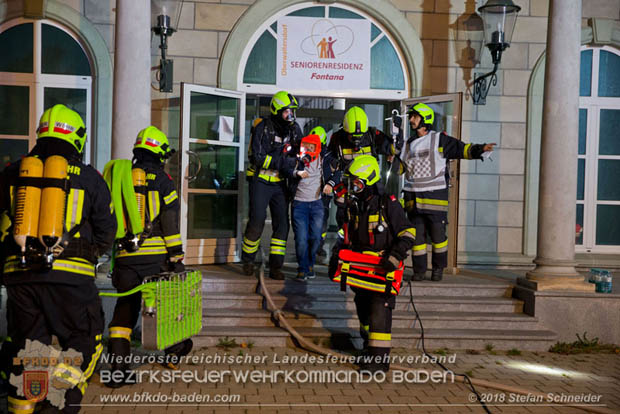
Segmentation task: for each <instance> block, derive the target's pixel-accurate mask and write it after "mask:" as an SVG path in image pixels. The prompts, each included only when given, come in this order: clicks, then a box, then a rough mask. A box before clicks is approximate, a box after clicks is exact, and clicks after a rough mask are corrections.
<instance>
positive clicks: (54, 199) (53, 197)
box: [39, 155, 68, 266]
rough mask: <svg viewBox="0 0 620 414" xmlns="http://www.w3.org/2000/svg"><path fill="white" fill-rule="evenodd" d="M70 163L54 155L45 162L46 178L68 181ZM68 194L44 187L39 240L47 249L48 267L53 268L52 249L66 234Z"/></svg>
mask: <svg viewBox="0 0 620 414" xmlns="http://www.w3.org/2000/svg"><path fill="white" fill-rule="evenodd" d="M67 166H68V162H67V160H66V159H65V158H64V157H61V156H60V155H52V156H51V157H49V158H48V159H47V160H45V168H44V171H43V177H44V178H51V179H56V180H66V179H67ZM66 198H67V194H66V192H65V190H64V189H63V188H60V187H58V186H49V187H44V188H43V191H42V192H41V207H40V213H39V240H40V241H41V243H42V244H43V246H44V247H45V249H46V254H47V258H46V261H47V265H48V266H51V263H52V261H53V260H54V259H53V256H52V254H51V252H52V249H53V248H54V247H56V246H57V245H58V244H59V243H60V241H61V240H62V235H63V232H64V226H63V223H64V219H65V204H66Z"/></svg>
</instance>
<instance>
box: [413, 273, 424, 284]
mask: <svg viewBox="0 0 620 414" xmlns="http://www.w3.org/2000/svg"><path fill="white" fill-rule="evenodd" d="M422 280H424V273H414V274H413V281H414V282H421V281H422Z"/></svg>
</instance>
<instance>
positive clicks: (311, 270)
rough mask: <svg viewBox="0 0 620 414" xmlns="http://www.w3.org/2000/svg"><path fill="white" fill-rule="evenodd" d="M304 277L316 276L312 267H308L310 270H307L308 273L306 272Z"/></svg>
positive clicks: (311, 277) (312, 277)
mask: <svg viewBox="0 0 620 414" xmlns="http://www.w3.org/2000/svg"><path fill="white" fill-rule="evenodd" d="M306 277H307V278H308V279H314V278H315V277H316V274H315V273H314V268H312V267H310V270H309V271H308V273H306Z"/></svg>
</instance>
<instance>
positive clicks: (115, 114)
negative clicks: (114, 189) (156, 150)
mask: <svg viewBox="0 0 620 414" xmlns="http://www.w3.org/2000/svg"><path fill="white" fill-rule="evenodd" d="M114 43H115V47H114V106H113V109H112V158H113V159H117V158H126V159H131V158H132V147H133V143H134V142H135V139H136V136H137V135H138V132H139V131H140V130H141V129H143V128H146V127H147V126H149V125H150V123H151V2H150V0H117V1H116V32H115V42H114Z"/></svg>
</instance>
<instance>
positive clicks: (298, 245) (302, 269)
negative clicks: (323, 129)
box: [289, 134, 325, 281]
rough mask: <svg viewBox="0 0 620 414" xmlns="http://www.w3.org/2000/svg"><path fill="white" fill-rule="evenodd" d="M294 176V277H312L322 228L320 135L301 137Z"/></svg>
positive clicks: (292, 182) (292, 209)
mask: <svg viewBox="0 0 620 414" xmlns="http://www.w3.org/2000/svg"><path fill="white" fill-rule="evenodd" d="M297 158H298V161H297V169H296V171H295V177H294V179H293V180H291V188H290V189H289V194H291V196H292V199H293V200H292V204H291V216H292V218H293V220H292V221H293V233H294V234H295V250H296V255H297V263H298V267H297V280H300V281H305V280H308V279H311V278H314V277H315V274H314V269H313V267H314V263H315V260H316V254H317V252H318V250H319V247H320V245H321V230H322V228H323V202H322V201H321V194H322V193H323V187H324V185H325V183H323V171H322V169H323V167H322V159H321V158H322V157H321V138H320V137H319V136H318V135H314V134H311V135H308V136H306V137H304V138H303V139H302V140H301V145H300V150H299V154H298V156H297Z"/></svg>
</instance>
